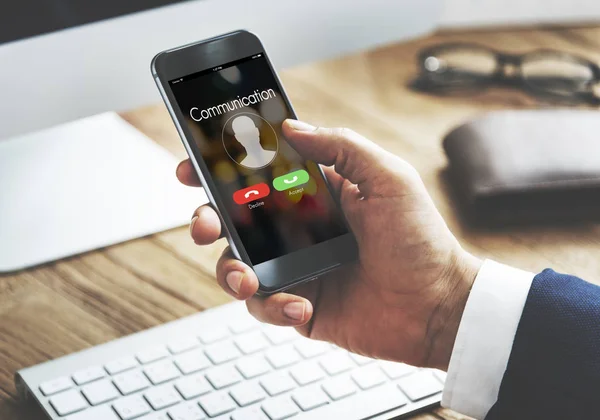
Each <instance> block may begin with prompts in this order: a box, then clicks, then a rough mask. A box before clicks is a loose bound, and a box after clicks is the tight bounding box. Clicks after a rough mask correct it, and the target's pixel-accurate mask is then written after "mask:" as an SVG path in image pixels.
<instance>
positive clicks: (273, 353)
mask: <svg viewBox="0 0 600 420" xmlns="http://www.w3.org/2000/svg"><path fill="white" fill-rule="evenodd" d="M265 357H266V358H267V360H268V361H269V363H270V364H271V366H273V367H274V368H275V369H280V368H282V367H286V366H290V365H293V364H294V363H296V362H298V361H299V360H300V355H299V354H298V352H297V351H296V350H295V349H294V347H293V346H292V345H286V346H280V347H275V348H272V349H269V350H268V351H267V352H266V353H265Z"/></svg>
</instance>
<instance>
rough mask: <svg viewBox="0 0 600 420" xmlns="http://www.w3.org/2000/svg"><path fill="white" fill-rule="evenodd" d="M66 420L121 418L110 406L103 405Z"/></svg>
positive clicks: (117, 419)
mask: <svg viewBox="0 0 600 420" xmlns="http://www.w3.org/2000/svg"><path fill="white" fill-rule="evenodd" d="M65 420H119V418H118V417H117V415H116V414H115V412H114V411H113V409H112V408H110V406H108V405H102V406H100V407H94V408H90V409H88V410H85V411H82V412H80V413H77V414H73V415H70V416H69V417H66V418H65Z"/></svg>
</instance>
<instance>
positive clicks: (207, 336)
mask: <svg viewBox="0 0 600 420" xmlns="http://www.w3.org/2000/svg"><path fill="white" fill-rule="evenodd" d="M227 337H229V331H227V329H226V328H225V327H220V328H210V329H206V330H204V331H201V332H200V333H199V334H198V338H199V339H200V341H202V343H204V344H211V343H216V342H217V341H221V340H223V339H225V338H227Z"/></svg>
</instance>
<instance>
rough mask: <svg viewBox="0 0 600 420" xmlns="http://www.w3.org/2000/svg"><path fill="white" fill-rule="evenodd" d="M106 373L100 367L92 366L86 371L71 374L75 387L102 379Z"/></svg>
mask: <svg viewBox="0 0 600 420" xmlns="http://www.w3.org/2000/svg"><path fill="white" fill-rule="evenodd" d="M105 376H106V372H105V371H104V369H102V368H101V367H100V366H92V367H89V368H87V369H83V370H80V371H78V372H75V373H74V374H73V380H74V381H75V383H76V384H77V385H84V384H87V383H89V382H92V381H95V380H97V379H100V378H104V377H105Z"/></svg>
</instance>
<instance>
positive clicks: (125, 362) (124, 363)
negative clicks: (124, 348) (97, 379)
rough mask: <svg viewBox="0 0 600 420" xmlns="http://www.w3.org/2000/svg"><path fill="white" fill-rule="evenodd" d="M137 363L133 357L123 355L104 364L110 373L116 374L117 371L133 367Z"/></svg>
mask: <svg viewBox="0 0 600 420" xmlns="http://www.w3.org/2000/svg"><path fill="white" fill-rule="evenodd" d="M137 365H138V363H137V361H136V360H135V359H134V358H133V357H122V358H120V359H117V360H113V361H112V362H109V363H107V364H106V365H104V369H106V371H107V372H108V374H109V375H116V374H117V373H121V372H125V371H126V370H129V369H133V368H134V367H136V366H137Z"/></svg>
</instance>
